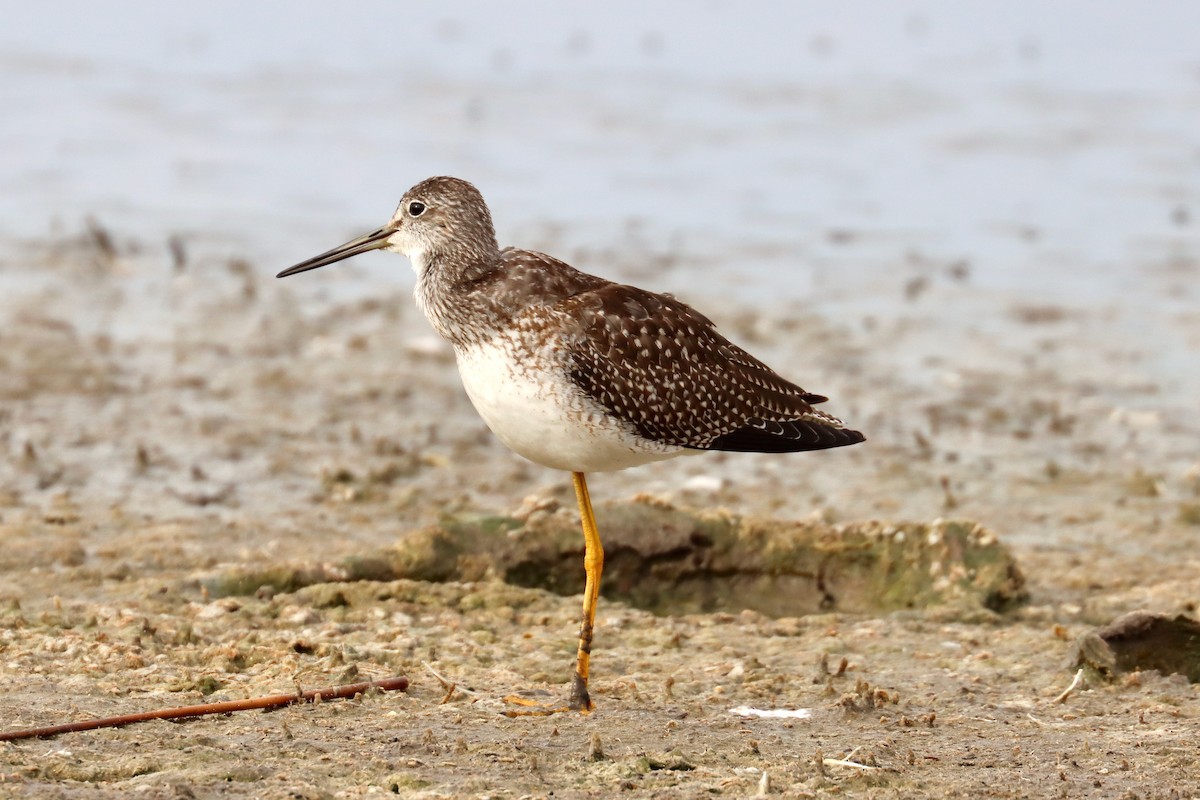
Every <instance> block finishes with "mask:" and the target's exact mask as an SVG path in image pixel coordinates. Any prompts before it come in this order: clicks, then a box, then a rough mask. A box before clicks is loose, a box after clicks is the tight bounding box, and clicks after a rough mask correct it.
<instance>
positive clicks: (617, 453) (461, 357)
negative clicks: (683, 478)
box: [456, 336, 690, 472]
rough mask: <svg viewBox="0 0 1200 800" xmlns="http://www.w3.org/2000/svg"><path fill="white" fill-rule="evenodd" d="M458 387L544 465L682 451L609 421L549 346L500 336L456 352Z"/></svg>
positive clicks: (511, 443)
mask: <svg viewBox="0 0 1200 800" xmlns="http://www.w3.org/2000/svg"><path fill="white" fill-rule="evenodd" d="M456 354H457V356H458V371H459V373H460V374H461V375H462V382H463V387H464V388H465V389H466V390H467V396H468V397H470V398H471V402H472V403H473V404H474V405H475V409H476V410H477V411H478V412H479V415H480V416H481V417H483V420H484V422H486V423H487V425H488V427H489V428H491V429H492V432H493V433H495V434H496V436H497V438H499V439H500V441H502V442H503V443H504V444H505V445H507V446H508V447H509V448H510V449H512V450H513V451H515V452H516V453H518V454H520V455H522V456H524V457H525V458H528V459H529V460H530V461H533V462H535V463H538V464H542V465H543V466H547V467H551V468H553V469H561V470H567V471H571V472H604V471H608V470H615V469H625V468H627V467H634V466H638V465H639V464H646V463H649V462H651V461H661V460H662V459H665V458H671V457H673V456H677V455H681V454H683V453H685V452H690V451H687V450H685V449H683V448H679V447H673V446H669V445H662V444H658V443H656V442H650V441H647V440H645V439H642V438H640V437H639V436H637V435H636V433H635V432H634V431H633V430H632V428H631V427H630V426H628V425H625V424H624V423H621V422H619V421H617V420H615V419H613V418H611V417H609V416H608V415H607V414H606V413H605V411H604V409H603V408H602V407H601V406H600V405H599V404H597V403H596V402H595V401H593V400H592V399H591V398H589V397H587V396H586V395H584V394H583V393H582V392H581V391H580V390H579V388H578V387H577V386H576V385H575V384H574V382H573V381H571V379H570V377H569V375H568V374H567V369H568V366H567V364H566V362H565V359H564V358H563V357H562V356H561V355H560V354H559V353H558V352H557V351H556V350H555V349H554V348H553V347H552V346H550V345H546V346H543V347H541V348H540V349H538V350H535V351H532V352H531V351H529V350H523V349H521V348H520V347H519V346H518V344H517V342H516V340H515V338H510V337H507V336H499V337H496V338H494V339H491V340H489V341H487V342H485V343H483V344H478V345H470V346H465V347H463V348H462V349H458V350H457V351H456Z"/></svg>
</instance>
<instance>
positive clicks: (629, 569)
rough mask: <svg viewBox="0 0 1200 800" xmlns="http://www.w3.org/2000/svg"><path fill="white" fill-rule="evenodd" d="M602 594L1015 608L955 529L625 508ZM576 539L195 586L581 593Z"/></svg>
mask: <svg viewBox="0 0 1200 800" xmlns="http://www.w3.org/2000/svg"><path fill="white" fill-rule="evenodd" d="M597 519H598V522H599V525H600V530H601V536H602V538H603V539H604V545H605V568H604V578H603V582H602V586H601V592H602V594H603V595H604V596H605V597H608V598H610V599H617V600H621V601H623V602H626V603H628V604H630V605H633V606H636V607H639V608H644V609H648V610H650V611H653V612H655V613H659V614H684V613H710V612H717V611H723V612H736V611H741V610H744V609H751V610H754V611H758V612H760V613H763V614H767V615H769V616H773V617H787V616H797V615H801V614H811V613H819V612H828V611H845V612H858V613H878V612H888V611H895V610H900V609H911V608H929V607H948V608H952V609H954V610H956V611H961V612H963V613H968V614H969V613H972V612H979V611H991V612H1000V611H1004V610H1006V609H1009V608H1011V607H1013V606H1015V605H1017V604H1019V603H1021V602H1022V601H1023V600H1024V599H1025V597H1026V594H1025V590H1024V583H1025V581H1024V577H1023V576H1022V574H1021V571H1020V569H1019V568H1018V567H1017V564H1016V562H1015V561H1014V559H1013V557H1012V554H1011V553H1010V551H1009V550H1008V548H1007V547H1006V546H1005V545H1004V544H1003V543H1001V542H1000V541H999V540H998V539H997V537H996V536H994V535H993V534H991V533H990V532H989V531H987V530H986V529H984V528H983V527H982V526H980V525H978V524H976V523H974V522H971V521H967V520H949V521H945V520H935V521H933V522H927V523H917V522H907V523H892V522H883V521H864V522H854V523H847V524H841V525H831V524H828V523H825V522H820V521H816V520H805V521H788V520H777V519H769V518H760V517H739V516H736V515H733V514H730V513H728V512H725V511H693V510H687V509H683V508H678V507H675V506H673V505H670V504H666V503H662V502H657V501H652V500H646V499H637V500H633V501H629V502H623V503H609V504H605V505H603V506H600V507H599V510H598V512H597ZM582 565H583V538H582V535H581V534H580V531H579V523H578V520H577V518H576V517H575V515H574V514H572V513H570V511H568V510H566V509H560V510H558V511H555V512H550V513H547V512H541V513H538V514H534V515H531V516H530V517H529V518H528V519H524V520H521V519H515V518H512V517H498V516H479V515H463V516H458V517H447V518H445V519H443V520H442V521H441V522H439V523H438V524H437V525H432V526H429V527H426V528H423V529H420V530H417V531H414V532H412V533H411V534H409V535H407V536H405V537H404V538H403V539H402V540H401V541H399V542H398V543H397V544H396V545H394V546H393V547H390V548H387V549H386V550H383V551H379V552H375V553H369V554H364V555H359V556H355V557H352V558H349V559H345V560H343V561H342V562H340V563H336V564H326V565H320V564H295V565H290V566H289V565H282V566H281V565H272V566H270V567H267V568H264V569H255V568H252V567H250V568H246V567H244V568H240V569H236V570H232V571H228V572H223V573H220V574H217V575H214V576H211V577H210V578H209V579H207V580H206V581H205V585H206V586H207V588H208V590H209V592H210V593H211V594H213V595H214V596H221V595H228V594H250V593H254V592H261V591H262V590H263V587H268V588H270V589H271V590H274V591H285V592H291V591H295V590H297V589H299V588H301V587H304V586H311V585H314V584H320V583H347V582H354V581H391V580H398V579H405V580H413V581H428V582H434V583H441V582H447V581H468V582H469V581H480V580H489V579H490V580H497V579H498V580H501V581H504V582H505V583H508V584H510V585H513V586H520V587H528V588H538V589H545V590H548V591H551V592H554V593H556V594H561V595H574V594H578V593H580V592H582V591H583V579H584V574H583V566H582Z"/></svg>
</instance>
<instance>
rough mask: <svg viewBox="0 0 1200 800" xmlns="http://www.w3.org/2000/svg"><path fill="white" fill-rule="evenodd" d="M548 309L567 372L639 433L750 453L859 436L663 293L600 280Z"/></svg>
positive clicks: (820, 445) (846, 441)
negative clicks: (565, 353)
mask: <svg viewBox="0 0 1200 800" xmlns="http://www.w3.org/2000/svg"><path fill="white" fill-rule="evenodd" d="M556 310H557V311H559V312H560V313H561V315H562V318H563V319H565V320H566V322H565V323H564V324H567V325H569V327H570V333H569V334H567V337H568V342H569V346H570V348H571V349H570V361H571V378H572V380H574V381H575V383H576V384H577V385H578V386H579V387H580V388H581V389H582V390H583V391H584V392H585V393H586V394H587V395H588V396H590V397H592V398H593V399H594V400H596V401H597V402H598V403H599V404H600V405H601V406H603V407H604V409H605V410H606V411H608V412H609V413H610V414H612V415H613V416H615V417H617V418H619V419H622V420H624V421H626V422H628V423H629V424H630V425H632V426H633V428H634V429H635V430H636V431H637V433H638V434H639V435H641V436H643V437H645V438H647V439H650V440H652V441H655V442H661V443H663V444H669V445H675V446H679V447H689V448H695V449H700V450H737V451H749V452H790V451H796V450H821V449H825V448H829V447H841V446H844V445H850V444H856V443H858V442H861V441H863V439H864V437H863V435H862V434H861V433H859V432H858V431H853V430H849V429H847V428H846V427H845V426H844V425H843V424H842V422H841V420H839V419H837V418H836V417H834V416H832V415H830V414H827V413H825V412H823V411H820V410H818V409H816V408H814V407H813V405H814V404H815V403H820V402H823V401H825V399H826V398H824V397H822V396H821V395H817V394H813V393H811V392H806V391H804V390H803V389H801V388H800V387H799V386H796V385H795V384H794V383H791V382H790V381H787V380H785V379H783V378H781V377H780V376H779V375H778V374H776V373H775V372H774V371H773V370H772V369H771V368H770V367H768V366H767V365H766V364H763V363H762V362H761V361H759V360H758V359H756V358H755V357H754V356H752V355H750V354H749V353H747V352H746V351H745V350H743V349H741V348H740V347H738V346H737V345H735V344H733V343H731V342H730V341H729V340H727V339H726V338H725V337H724V336H722V335H721V334H720V333H718V332H717V330H716V327H715V326H714V325H713V323H712V321H711V320H709V319H708V318H707V317H705V316H704V315H703V314H701V313H699V312H698V311H696V310H695V309H693V308H691V307H690V306H688V305H686V304H685V303H682V302H680V301H679V300H676V299H675V298H674V297H671V296H670V295H662V294H655V293H653V292H648V291H644V290H642V289H637V288H634V287H632V286H623V285H620V284H614V283H605V285H603V286H600V287H598V288H594V289H589V290H586V291H583V292H581V293H579V294H577V295H574V296H572V297H570V298H568V299H566V300H564V301H563V302H562V303H561V304H560V305H559V306H558V307H557V309H556Z"/></svg>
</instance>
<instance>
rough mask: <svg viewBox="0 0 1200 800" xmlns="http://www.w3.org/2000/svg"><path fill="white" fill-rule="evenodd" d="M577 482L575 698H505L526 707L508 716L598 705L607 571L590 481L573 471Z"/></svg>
mask: <svg viewBox="0 0 1200 800" xmlns="http://www.w3.org/2000/svg"><path fill="white" fill-rule="evenodd" d="M571 480H572V481H574V483H575V498H576V499H577V500H578V501H579V516H580V517H581V518H582V522H583V547H584V550H583V571H584V575H585V579H584V585H583V619H582V620H581V621H580V623H579V652H578V654H577V655H576V658H575V675H574V677H573V678H572V679H571V697H570V699H569V700H568V701H567V705H565V706H563V705H556V706H547V705H544V704H543V703H541V702H539V701H537V700H534V699H531V698H528V697H524V696H522V695H509V696H508V697H506V698H504V701H505V702H506V703H509V704H511V705H518V706H524V707H525V708H524V709H522V710H519V711H518V710H509V711H505V712H503V713H504V715H505V716H507V717H547V716H550V715H551V714H559V713H562V712H564V711H582V712H583V713H585V714H586V713H588V712H589V711H591V710H592V709H593V708H595V704H593V703H592V698H591V697H589V696H588V688H587V683H588V668H589V666H590V662H591V657H592V629H593V628H594V626H595V623H596V601H597V600H598V599H599V598H600V574H601V573H602V572H603V571H604V546H603V545H601V544H600V531H599V530H597V529H596V515H595V513H593V511H592V499H591V497H589V496H588V488H587V481H586V480H584V476H583V473H582V472H572V473H571Z"/></svg>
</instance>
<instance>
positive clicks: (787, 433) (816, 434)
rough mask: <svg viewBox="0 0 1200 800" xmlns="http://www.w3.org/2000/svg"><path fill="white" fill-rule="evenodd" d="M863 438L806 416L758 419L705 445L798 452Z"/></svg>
mask: <svg viewBox="0 0 1200 800" xmlns="http://www.w3.org/2000/svg"><path fill="white" fill-rule="evenodd" d="M866 440H867V437H866V436H864V435H863V434H862V433H860V432H859V431H856V430H851V429H850V428H836V427H834V426H832V425H825V424H822V423H819V422H811V421H808V420H793V421H791V422H761V421H760V422H757V424H755V423H752V424H750V425H747V426H746V427H743V428H738V429H737V430H736V431H730V432H729V433H726V434H722V435H721V436H718V437H717V438H716V439H713V440H712V441H711V442H709V444H708V446H707V447H705V448H704V449H705V450H726V451H729V452H736V453H798V452H802V451H805V450H828V449H830V448H833V447H848V446H849V445H852V444H859V443H861V442H865V441H866Z"/></svg>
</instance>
